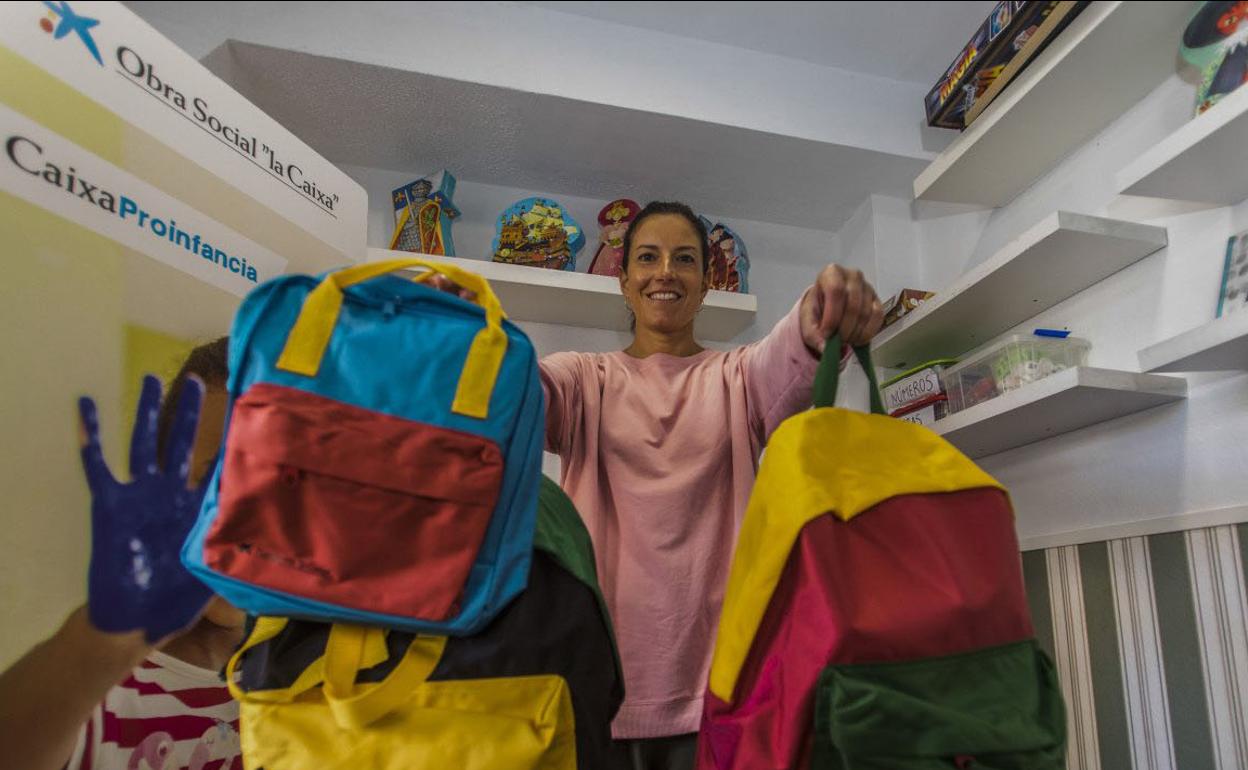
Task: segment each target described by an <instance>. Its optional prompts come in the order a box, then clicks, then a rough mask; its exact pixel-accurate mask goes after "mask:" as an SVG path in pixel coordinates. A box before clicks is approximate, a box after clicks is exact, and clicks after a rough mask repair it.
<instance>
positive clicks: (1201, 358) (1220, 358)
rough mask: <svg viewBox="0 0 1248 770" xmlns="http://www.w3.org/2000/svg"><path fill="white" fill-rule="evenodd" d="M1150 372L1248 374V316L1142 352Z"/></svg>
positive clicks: (1229, 319)
mask: <svg viewBox="0 0 1248 770" xmlns="http://www.w3.org/2000/svg"><path fill="white" fill-rule="evenodd" d="M1140 368H1141V369H1143V370H1144V371H1146V372H1224V371H1245V370H1248V313H1238V314H1236V315H1229V316H1226V317H1225V318H1219V319H1218V320H1216V321H1214V322H1212V323H1207V324H1205V325H1204V326H1198V327H1196V328H1195V329H1192V330H1191V331H1187V332H1184V333H1182V334H1180V335H1178V336H1177V337H1171V338H1170V339H1168V340H1165V341H1163V342H1158V343H1157V344H1156V345H1150V346H1149V347H1146V348H1144V349H1143V350H1141V351H1140Z"/></svg>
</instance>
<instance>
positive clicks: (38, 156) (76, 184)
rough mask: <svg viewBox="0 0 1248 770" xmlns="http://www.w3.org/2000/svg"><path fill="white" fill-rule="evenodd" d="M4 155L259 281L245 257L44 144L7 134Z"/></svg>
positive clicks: (21, 167) (79, 196)
mask: <svg viewBox="0 0 1248 770" xmlns="http://www.w3.org/2000/svg"><path fill="white" fill-rule="evenodd" d="M4 152H5V155H7V156H8V159H9V162H11V163H12V164H13V165H14V166H16V167H17V168H18V169H19V170H20V171H22V172H23V173H25V174H28V175H30V176H31V177H34V178H35V179H36V180H42V181H43V182H44V183H46V184H49V185H51V186H53V187H56V188H59V189H61V190H64V191H65V193H66V194H67V195H70V196H72V197H73V198H76V199H77V200H79V201H81V202H82V203H84V204H86V205H89V206H95V207H97V208H99V209H100V210H101V211H105V212H107V213H109V214H111V215H113V216H115V217H117V218H118V219H120V220H121V221H122V222H125V223H127V224H129V225H132V226H134V227H137V228H138V229H139V230H141V231H143V232H145V233H146V234H147V237H153V238H159V239H161V240H163V241H168V242H169V243H171V244H173V245H175V246H180V247H181V248H182V249H184V250H185V251H187V252H189V253H190V254H192V255H195V256H197V257H199V258H200V259H202V260H207V261H209V262H212V263H213V264H215V265H217V266H218V267H220V268H221V269H222V270H226V271H229V272H231V273H233V274H235V275H237V276H239V277H240V278H243V279H245V280H247V281H250V282H251V283H258V282H259V275H258V273H257V271H256V267H255V265H253V264H251V263H250V262H249V261H248V260H247V258H246V257H245V256H240V255H238V254H229V253H227V252H225V251H224V250H222V249H221V248H219V247H217V246H214V245H213V244H212V243H210V242H209V241H208V239H207V238H205V237H204V236H203V235H201V234H199V233H197V232H195V231H194V230H191V229H187V227H186V224H185V223H183V225H182V226H181V227H179V226H178V222H177V220H175V219H173V218H172V217H168V216H163V215H161V214H160V212H159V211H154V210H152V209H149V208H148V207H147V206H145V205H143V204H142V203H141V202H140V200H136V197H137V198H142V196H131V195H128V194H125V193H118V192H114V191H112V190H109V189H107V188H106V187H104V185H103V184H102V183H100V182H99V180H88V179H85V178H83V177H82V175H81V174H79V173H78V170H77V169H76V168H74V166H73V165H72V161H71V162H69V163H66V162H64V161H62V160H59V159H54V158H50V157H48V156H47V155H46V154H45V153H44V149H43V145H41V144H39V142H37V141H35V140H34V139H31V138H30V137H28V136H22V135H21V134H13V135H10V136H9V137H8V138H7V139H5V142H4ZM36 183H37V182H36Z"/></svg>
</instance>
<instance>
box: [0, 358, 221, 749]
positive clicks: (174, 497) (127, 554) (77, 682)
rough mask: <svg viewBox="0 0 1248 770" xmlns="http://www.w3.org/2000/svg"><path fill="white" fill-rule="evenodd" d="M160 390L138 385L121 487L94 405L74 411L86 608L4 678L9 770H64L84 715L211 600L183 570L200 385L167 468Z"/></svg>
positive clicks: (184, 408)
mask: <svg viewBox="0 0 1248 770" xmlns="http://www.w3.org/2000/svg"><path fill="white" fill-rule="evenodd" d="M160 391H161V387H160V381H159V380H157V379H156V378H154V377H147V378H145V379H144V381H143V388H142V391H141V392H140V395H139V408H138V413H137V415H136V416H135V427H134V435H133V437H132V439H131V445H130V481H128V482H119V481H118V480H117V479H116V478H114V477H113V474H112V472H111V471H110V470H109V468H108V466H107V465H106V464H105V462H104V454H103V451H102V450H101V447H100V436H99V421H98V420H97V418H96V412H95V404H94V403H93V402H92V401H91V399H89V398H84V399H82V400H81V401H80V403H79V409H80V416H81V420H82V422H81V429H82V463H83V470H84V471H85V472H86V476H87V485H88V486H89V487H90V488H91V567H90V569H89V570H88V579H87V605H86V606H85V607H81V608H79V609H78V610H77V611H75V612H74V613H73V614H72V615H71V616H70V617H69V619H68V620H67V621H65V624H64V625H63V626H61V628H60V630H59V631H57V632H56V634H54V635H53V636H52V638H50V639H48V640H47V641H45V642H43V643H42V644H39V645H37V646H36V647H35V648H34V649H32V650H31V651H30V652H28V653H27V654H26V655H25V657H23V658H22V659H21V660H19V661H18V662H17V663H16V664H14V665H13V667H12V668H10V669H9V670H8V671H5V672H4V674H3V675H0V746H3V747H4V761H5V764H4V766H5V767H15V768H22V770H27V768H31V769H36V770H38V769H42V768H51V769H52V770H57V769H59V768H61V767H64V766H65V763H66V761H67V760H68V759H69V758H70V755H71V754H72V753H73V750H74V744H75V741H76V738H77V735H78V731H79V729H80V728H81V727H82V725H83V723H84V722H86V721H87V719H88V718H89V717H90V715H91V710H92V709H94V708H95V707H96V705H98V704H99V703H100V702H101V701H102V700H104V696H105V695H107V694H108V691H109V690H110V689H111V688H112V687H114V686H115V685H117V684H119V683H121V682H122V681H123V680H124V679H125V678H126V676H127V675H128V674H129V673H130V671H131V670H132V669H133V668H134V667H135V666H137V665H139V663H140V662H141V661H142V660H143V658H144V656H146V655H147V653H148V652H149V651H150V650H151V649H152V647H154V646H156V645H158V644H159V643H161V642H162V640H166V639H168V638H170V637H171V636H172V635H173V634H176V633H178V632H180V631H182V630H183V629H185V628H188V627H189V626H191V625H192V624H193V623H194V622H195V621H196V620H197V619H198V618H199V616H200V615H201V614H202V613H203V611H204V608H205V606H206V605H207V604H208V602H209V600H210V599H211V598H212V593H211V592H210V591H209V590H208V589H207V588H206V587H205V586H204V585H203V584H202V583H200V582H199V581H198V580H196V579H195V578H194V577H193V576H192V575H191V574H190V573H189V572H187V571H186V568H184V567H183V566H182V564H181V562H180V561H179V559H178V551H179V549H180V546H181V544H182V541H183V540H184V539H185V538H186V533H187V532H188V531H189V530H190V528H191V525H192V524H193V523H194V520H195V516H196V514H197V513H198V511H199V505H200V501H201V500H202V499H203V493H204V490H205V488H206V487H204V486H203V485H201V486H200V487H198V488H196V489H191V488H189V487H188V486H187V477H188V474H189V467H190V461H191V450H192V446H193V445H194V441H195V430H196V427H197V425H198V423H199V410H200V403H201V401H202V400H203V384H202V383H201V382H199V380H197V379H194V378H192V379H191V380H189V381H188V382H187V385H186V387H185V388H184V390H183V392H182V396H181V398H180V399H179V400H178V408H177V412H176V414H175V416H174V419H173V425H172V428H171V429H170V436H169V451H168V455H167V457H166V458H165V461H164V462H163V463H161V462H159V460H158V458H157V451H156V446H157V436H156V424H157V415H158V412H159V411H160Z"/></svg>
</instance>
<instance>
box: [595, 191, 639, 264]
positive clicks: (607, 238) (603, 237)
mask: <svg viewBox="0 0 1248 770" xmlns="http://www.w3.org/2000/svg"><path fill="white" fill-rule="evenodd" d="M639 213H641V206H638V205H637V201H633V200H629V199H628V198H620V199H619V200H614V201H611V202H610V203H608V204H607V205H605V206H603V207H602V211H599V212H598V225H599V227H601V228H602V230H601V231H599V233H598V253H597V254H595V255H594V261H593V262H590V263H589V272H591V273H593V274H594V275H609V276H612V277H616V276H618V275H619V274H620V273H622V272H623V271H624V233H626V232H627V231H628V226H629V224H631V223H632V221H633V220H634V219H636V218H637V215H638V214H639Z"/></svg>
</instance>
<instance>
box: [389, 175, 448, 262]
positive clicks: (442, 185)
mask: <svg viewBox="0 0 1248 770" xmlns="http://www.w3.org/2000/svg"><path fill="white" fill-rule="evenodd" d="M454 194H455V177H454V176H452V175H451V172H449V171H445V170H443V171H439V172H438V173H436V174H431V175H430V176H427V177H421V178H420V179H417V180H416V181H414V182H409V183H408V184H405V185H403V186H402V187H400V188H399V189H397V190H395V191H394V192H393V193H392V194H391V198H393V200H394V235H392V236H391V237H390V248H391V249H396V250H398V251H414V252H417V253H420V254H433V255H435V256H445V257H453V256H455V243H454V241H452V240H451V220H453V219H455V218H456V217H458V216H459V209H457V208H455V204H454V203H452V202H451V197H452V196H454Z"/></svg>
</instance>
